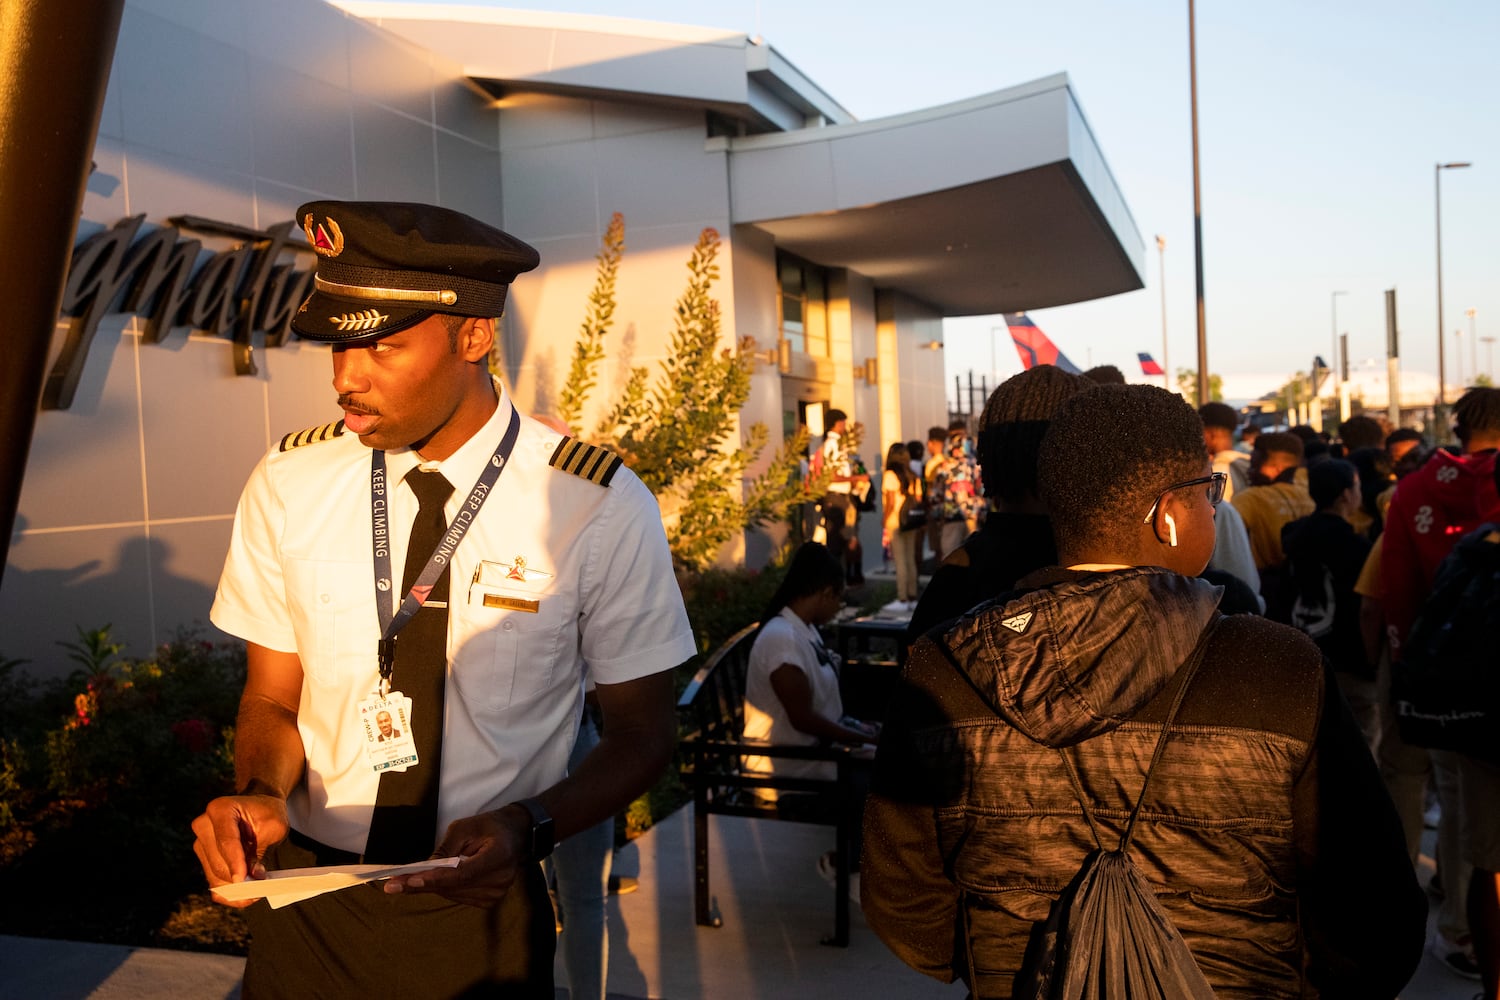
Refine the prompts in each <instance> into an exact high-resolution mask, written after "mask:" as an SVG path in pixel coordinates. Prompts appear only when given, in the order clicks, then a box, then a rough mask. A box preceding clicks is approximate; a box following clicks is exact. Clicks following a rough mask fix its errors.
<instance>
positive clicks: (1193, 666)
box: [1057, 614, 1224, 854]
mask: <svg viewBox="0 0 1500 1000" xmlns="http://www.w3.org/2000/svg"><path fill="white" fill-rule="evenodd" d="M1223 620H1224V616H1223V615H1220V614H1215V615H1214V616H1213V618H1212V619H1210V620H1209V623H1208V625H1206V626H1205V627H1204V629H1203V632H1202V633H1201V634H1200V635H1199V636H1198V643H1197V645H1195V646H1194V647H1193V651H1192V652H1191V653H1189V654H1188V657H1187V659H1186V660H1184V661H1183V664H1182V666H1181V667H1180V668H1178V671H1177V677H1178V678H1179V681H1178V684H1177V693H1176V694H1175V695H1173V697H1172V707H1171V709H1169V710H1168V712H1167V718H1166V721H1165V722H1163V723H1162V726H1161V733H1160V734H1159V735H1158V736H1157V737H1156V749H1155V751H1153V752H1152V754H1151V764H1150V766H1148V767H1147V768H1146V780H1145V781H1143V782H1142V783H1141V793H1140V795H1138V796H1137V797H1136V800H1135V807H1134V808H1133V809H1131V810H1130V817H1129V818H1128V819H1127V820H1126V821H1125V832H1124V833H1123V834H1121V836H1120V846H1119V848H1118V850H1119V852H1120V853H1122V854H1123V853H1124V852H1125V851H1126V850H1127V849H1129V847H1130V840H1131V838H1132V837H1133V836H1134V834H1135V821H1136V817H1137V816H1139V815H1140V812H1141V803H1143V802H1145V801H1146V792H1147V790H1148V789H1150V787H1151V775H1152V774H1153V773H1154V772H1155V771H1156V763H1157V761H1159V760H1161V755H1162V752H1163V751H1164V750H1166V748H1167V736H1168V734H1169V733H1170V731H1171V729H1172V723H1173V722H1175V721H1177V712H1178V710H1179V709H1181V708H1182V701H1183V699H1184V698H1185V697H1187V691H1188V686H1189V685H1190V684H1192V682H1193V675H1194V674H1196V673H1197V672H1198V666H1199V664H1201V663H1202V662H1203V655H1204V653H1206V652H1207V651H1208V640H1209V637H1210V636H1212V635H1213V634H1214V632H1215V631H1217V630H1218V627H1219V622H1221V621H1223ZM1057 752H1058V753H1059V754H1060V755H1061V756H1062V759H1063V766H1064V767H1065V768H1066V769H1067V772H1068V780H1069V781H1071V782H1072V783H1073V793H1074V795H1076V796H1077V798H1078V805H1079V806H1080V807H1081V808H1082V809H1083V817H1084V819H1086V820H1088V824H1089V832H1090V833H1091V834H1093V836H1094V845H1095V846H1096V847H1098V848H1099V849H1100V850H1101V851H1102V850H1104V839H1103V837H1101V836H1100V834H1099V824H1098V823H1097V822H1096V821H1095V820H1094V814H1093V813H1091V812H1090V811H1089V805H1088V796H1086V795H1085V794H1084V792H1083V782H1082V781H1080V780H1079V778H1078V767H1077V765H1076V764H1074V763H1073V758H1072V757H1070V756H1068V752H1067V751H1066V750H1065V749H1064V748H1062V747H1058V748H1057Z"/></svg>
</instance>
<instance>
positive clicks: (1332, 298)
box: [1320, 291, 1349, 405]
mask: <svg viewBox="0 0 1500 1000" xmlns="http://www.w3.org/2000/svg"><path fill="white" fill-rule="evenodd" d="M1348 294H1349V293H1348V292H1343V291H1339V292H1332V293H1330V294H1329V296H1328V300H1329V302H1330V303H1332V306H1333V350H1332V352H1331V353H1330V354H1329V355H1328V357H1329V358H1330V361H1329V363H1330V364H1331V365H1332V366H1333V370H1332V371H1331V372H1329V373H1328V375H1329V378H1328V386H1329V388H1331V389H1332V390H1333V395H1334V398H1335V399H1338V400H1342V399H1343V398H1344V397H1343V395H1342V394H1341V393H1340V392H1339V391H1338V387H1339V386H1340V385H1342V384H1343V382H1344V374H1343V373H1344V368H1343V366H1342V365H1340V364H1339V296H1340V295H1348ZM1320 405H1321V404H1320Z"/></svg>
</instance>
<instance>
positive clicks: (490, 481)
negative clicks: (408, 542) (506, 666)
mask: <svg viewBox="0 0 1500 1000" xmlns="http://www.w3.org/2000/svg"><path fill="white" fill-rule="evenodd" d="M520 431H521V415H520V413H518V412H517V411H516V409H515V408H514V407H512V408H511V411H510V423H509V425H508V426H507V427H506V428H505V434H504V435H502V436H501V438H500V444H499V445H497V446H496V448H495V453H494V454H493V455H491V456H490V460H489V461H488V462H486V463H484V470H483V471H482V472H480V473H479V478H478V479H476V480H475V481H474V488H473V489H471V490H469V496H468V498H467V499H466V500H465V501H464V503H463V506H462V507H460V508H459V511H458V514H457V515H456V516H455V517H454V518H453V523H452V524H450V525H449V526H448V530H447V531H446V532H444V534H443V537H442V539H441V540H440V541H439V542H438V544H437V548H435V549H433V550H432V554H431V555H430V556H428V557H427V564H426V565H425V566H423V567H422V572H421V573H419V574H418V575H417V579H416V582H415V583H413V584H412V586H411V590H409V591H407V593H406V596H405V598H403V599H402V600H401V605H400V607H399V608H396V607H395V604H396V595H395V584H394V582H393V580H392V577H391V545H390V504H389V502H388V499H387V490H388V488H389V486H388V483H387V482H386V473H385V452H383V451H381V450H380V449H378V448H377V449H375V450H374V451H372V452H371V453H370V531H371V536H370V537H371V547H372V548H373V550H374V553H375V612H376V614H377V615H378V616H379V618H380V678H381V682H382V688H384V687H385V686H386V685H388V684H389V682H390V676H391V671H392V669H393V668H394V665H395V662H396V660H395V656H396V634H397V633H398V632H400V631H401V629H402V628H404V627H405V626H406V623H407V622H409V621H411V620H412V618H413V617H415V615H416V613H417V612H418V611H419V610H421V608H422V602H423V601H425V600H426V599H427V595H428V594H429V593H431V592H432V585H433V584H434V583H436V582H437V579H438V577H440V576H442V575H443V570H444V569H446V568H447V567H448V563H449V562H450V561H451V560H452V558H453V553H454V552H456V551H457V550H458V545H459V543H460V542H462V541H463V540H464V536H465V535H467V534H468V533H469V528H470V527H471V526H472V525H473V524H474V519H475V518H476V517H477V516H478V514H479V508H480V507H483V506H484V501H485V500H486V499H487V498H488V497H489V495H490V491H491V490H492V489H493V488H494V486H495V482H496V481H497V480H498V479H499V478H500V473H501V472H503V471H505V464H506V463H507V462H508V461H509V460H510V453H511V451H512V449H514V448H515V445H516V438H517V436H518V435H519V434H520ZM387 593H389V594H390V595H391V596H390V598H389V599H387V598H386V594H387Z"/></svg>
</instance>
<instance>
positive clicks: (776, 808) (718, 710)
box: [677, 624, 856, 948]
mask: <svg viewBox="0 0 1500 1000" xmlns="http://www.w3.org/2000/svg"><path fill="white" fill-rule="evenodd" d="M755 630H756V624H750V625H747V626H745V627H744V628H742V629H740V630H739V631H738V632H736V633H735V634H734V635H732V636H730V637H729V639H728V640H727V641H725V643H724V644H723V645H722V646H720V647H719V648H718V649H717V650H715V651H714V653H713V655H712V656H710V657H709V659H708V662H707V663H705V664H704V665H703V667H702V669H700V670H699V671H698V673H697V675H696V676H695V677H694V678H693V679H692V681H691V682H690V683H689V684H688V686H687V688H686V689H684V690H683V692H682V697H681V698H679V699H678V700H677V710H678V715H679V717H681V718H682V720H683V721H684V722H685V723H686V724H687V727H686V728H687V729H688V730H690V733H689V735H687V736H685V737H684V738H683V739H682V741H681V744H680V746H681V749H682V751H683V756H684V758H685V759H684V763H683V772H682V779H683V782H684V783H685V784H686V785H687V786H688V787H689V788H691V789H692V791H693V854H694V898H693V903H694V911H695V918H696V920H697V922H698V924H699V925H700V926H703V927H719V926H722V924H723V922H724V921H723V918H722V917H721V916H719V914H718V913H717V912H716V910H715V907H714V906H713V904H712V902H711V897H710V895H709V887H708V817H709V816H710V815H712V814H717V815H720V816H745V817H749V818H752V819H779V820H788V821H791V822H795V823H816V824H819V825H822V826H832V827H834V830H835V832H834V851H835V852H836V855H837V859H838V863H837V866H836V867H837V877H836V880H835V885H834V911H833V912H834V922H833V934H832V935H831V936H830V937H826V938H824V939H823V943H824V944H829V945H836V946H838V947H841V948H844V947H848V945H849V838H850V834H851V833H852V830H851V829H850V822H849V817H850V815H851V809H850V808H848V803H849V802H850V800H851V798H852V796H853V794H854V792H853V787H854V785H853V778H852V768H853V767H854V766H855V764H856V762H855V760H854V757H853V755H852V753H851V751H852V749H853V748H852V747H846V746H827V747H824V746H786V745H780V744H767V743H759V742H746V741H745V740H744V738H743V737H744V731H745V672H746V669H747V668H748V666H749V663H750V646H751V643H752V642H753V641H754V636H755ZM746 756H756V757H778V758H788V759H796V760H821V761H831V762H833V763H834V764H835V765H836V766H837V773H838V777H837V778H836V779H835V780H833V781H828V780H823V779H816V778H793V777H780V776H777V775H768V774H757V773H752V772H747V771H744V770H743V769H742V767H741V762H742V759H743V758H744V757H746ZM757 788H774V789H776V790H777V792H778V796H779V797H778V798H777V800H776V801H767V800H766V799H763V798H761V797H760V796H758V795H756V794H755V789H757Z"/></svg>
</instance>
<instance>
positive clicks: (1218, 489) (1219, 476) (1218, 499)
mask: <svg viewBox="0 0 1500 1000" xmlns="http://www.w3.org/2000/svg"><path fill="white" fill-rule="evenodd" d="M1227 482H1229V475H1228V473H1224V472H1211V473H1209V474H1208V475H1206V476H1199V477H1198V478H1197V479H1189V480H1188V481H1187V482H1185V483H1174V484H1172V485H1171V486H1168V487H1167V488H1166V489H1164V490H1162V491H1161V492H1160V493H1158V494H1157V495H1156V502H1155V503H1153V504H1152V505H1151V509H1150V510H1149V511H1147V512H1146V519H1145V520H1144V521H1142V522H1141V523H1142V524H1150V523H1151V521H1152V519H1153V518H1155V517H1156V508H1158V507H1160V506H1161V499H1162V497H1164V496H1166V495H1167V494H1168V493H1175V492H1176V491H1177V490H1185V489H1187V488H1188V487H1189V486H1207V487H1208V502H1209V503H1210V504H1211V505H1212V506H1214V507H1217V506H1219V504H1220V503H1222V502H1223V500H1224V484H1225V483H1227Z"/></svg>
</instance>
